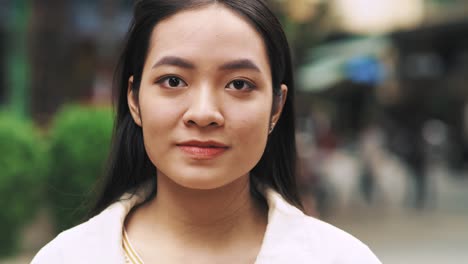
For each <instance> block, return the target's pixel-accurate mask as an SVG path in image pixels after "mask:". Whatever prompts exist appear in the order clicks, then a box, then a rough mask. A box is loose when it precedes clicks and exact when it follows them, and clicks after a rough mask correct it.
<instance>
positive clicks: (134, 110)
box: [127, 75, 141, 127]
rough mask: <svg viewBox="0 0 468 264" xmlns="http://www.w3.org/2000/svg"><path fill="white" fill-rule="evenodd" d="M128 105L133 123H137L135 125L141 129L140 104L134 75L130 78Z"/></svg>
mask: <svg viewBox="0 0 468 264" xmlns="http://www.w3.org/2000/svg"><path fill="white" fill-rule="evenodd" d="M127 103H128V108H129V110H130V114H131V115H132V118H133V121H134V122H135V124H137V125H138V126H140V127H141V115H140V106H139V104H138V98H137V95H136V93H135V92H134V89H133V75H132V76H130V78H128V88H127Z"/></svg>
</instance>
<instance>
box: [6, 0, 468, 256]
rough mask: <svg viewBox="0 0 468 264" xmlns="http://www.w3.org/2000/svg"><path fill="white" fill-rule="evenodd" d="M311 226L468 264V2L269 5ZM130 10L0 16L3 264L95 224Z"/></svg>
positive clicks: (108, 1)
mask: <svg viewBox="0 0 468 264" xmlns="http://www.w3.org/2000/svg"><path fill="white" fill-rule="evenodd" d="M269 2H270V5H271V7H272V8H273V9H274V11H275V12H276V13H277V14H278V16H279V17H280V18H281V21H282V23H283V25H284V28H285V30H286V32H287V35H288V38H289V41H290V44H291V49H292V52H293V56H294V64H295V71H296V78H297V97H296V98H297V120H298V122H297V141H298V147H299V156H300V161H299V170H298V175H297V176H298V181H299V183H300V189H301V194H302V197H303V200H304V204H305V206H306V211H307V213H308V214H310V215H312V216H315V217H317V218H320V219H324V220H325V221H328V222H331V223H332V224H334V225H337V226H338V227H340V228H343V229H344V230H346V231H348V232H350V233H351V234H353V235H355V236H356V237H358V238H360V239H361V240H362V241H363V242H365V243H366V244H368V245H369V246H370V247H371V249H372V250H373V251H374V252H375V253H376V254H377V256H379V258H380V259H381V260H382V262H384V263H468V87H467V82H468V1H466V0H329V1H327V0H270V1H269ZM131 7H132V1H130V0H94V1H93V0H0V149H1V150H2V155H1V156H0V168H1V169H0V195H1V197H0V206H1V208H2V211H1V212H0V233H1V236H0V263H29V262H30V260H31V258H32V256H33V255H34V254H35V253H36V252H37V250H38V249H39V248H41V247H42V246H43V245H44V244H45V243H47V242H48V241H49V240H50V239H52V238H53V237H54V236H55V235H56V234H57V233H58V232H60V231H61V230H63V229H65V228H68V227H70V226H72V225H74V224H76V223H78V222H80V221H81V220H82V219H83V215H84V212H85V210H86V206H85V205H83V201H84V200H85V199H86V198H87V197H89V196H90V195H92V187H93V184H94V182H95V181H96V179H97V178H98V177H99V175H101V174H102V171H103V168H104V164H105V160H106V153H107V151H108V148H109V142H110V136H111V131H112V122H113V121H112V116H113V114H112V110H111V109H112V108H111V94H112V91H111V85H112V78H113V76H112V75H113V70H114V67H115V63H116V61H117V58H118V53H119V49H120V47H121V46H120V45H121V43H122V39H123V38H124V36H125V33H126V31H127V28H128V25H129V23H130V19H131Z"/></svg>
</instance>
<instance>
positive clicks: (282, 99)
mask: <svg viewBox="0 0 468 264" xmlns="http://www.w3.org/2000/svg"><path fill="white" fill-rule="evenodd" d="M287 96H288V87H287V86H286V85H285V84H281V94H280V95H279V96H275V97H274V102H273V104H274V107H273V113H272V116H271V123H272V126H274V125H275V124H276V123H278V120H279V119H280V116H281V112H282V111H283V106H284V103H286V97H287Z"/></svg>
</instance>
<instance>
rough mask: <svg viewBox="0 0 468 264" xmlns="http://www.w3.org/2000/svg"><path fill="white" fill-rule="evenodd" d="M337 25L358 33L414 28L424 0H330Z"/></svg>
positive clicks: (422, 13) (422, 14)
mask: <svg viewBox="0 0 468 264" xmlns="http://www.w3.org/2000/svg"><path fill="white" fill-rule="evenodd" d="M331 3H332V4H331V8H332V10H333V13H334V15H335V16H336V18H337V19H336V21H337V23H338V25H337V27H338V28H340V29H342V30H345V31H348V32H353V33H359V34H375V33H377V34H379V33H386V32H391V31H394V30H398V29H408V28H413V27H415V26H417V25H418V24H420V23H421V22H422V20H423V17H424V0H332V1H331Z"/></svg>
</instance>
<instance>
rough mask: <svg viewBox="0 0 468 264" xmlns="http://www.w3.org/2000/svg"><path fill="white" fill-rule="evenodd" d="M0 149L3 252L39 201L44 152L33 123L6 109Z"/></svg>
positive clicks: (0, 120) (8, 250) (15, 241)
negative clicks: (13, 114)
mask: <svg viewBox="0 0 468 264" xmlns="http://www.w3.org/2000/svg"><path fill="white" fill-rule="evenodd" d="M0 150H1V154H0V194H1V198H0V208H1V210H0V234H1V235H0V245H1V246H0V256H6V255H9V254H12V253H13V252H14V251H15V250H16V249H17V246H18V240H19V230H20V228H21V227H23V226H24V224H26V223H27V221H28V220H29V219H31V218H32V217H33V216H34V214H35V212H36V210H37V208H38V206H39V205H40V200H41V199H40V198H41V197H42V195H43V192H42V191H43V188H42V187H43V186H44V182H45V173H46V168H47V155H45V147H44V145H43V143H42V141H41V140H40V137H39V135H38V133H37V131H36V130H35V129H34V127H33V126H32V124H31V123H30V122H28V121H24V120H20V119H18V118H15V117H14V116H12V115H11V114H9V113H0Z"/></svg>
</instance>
